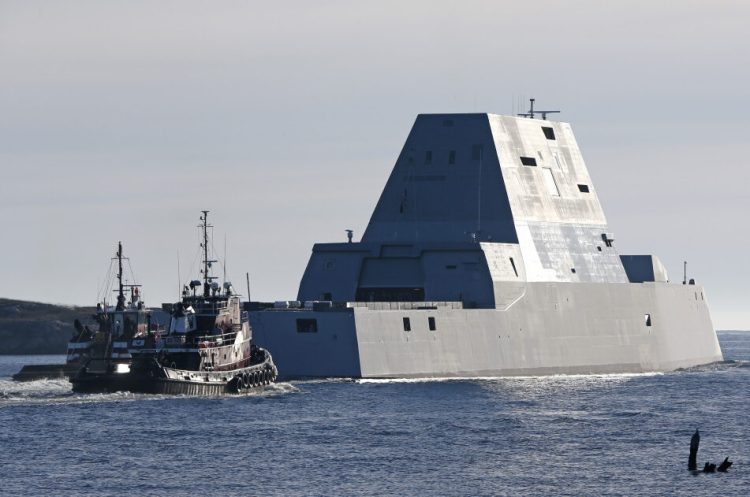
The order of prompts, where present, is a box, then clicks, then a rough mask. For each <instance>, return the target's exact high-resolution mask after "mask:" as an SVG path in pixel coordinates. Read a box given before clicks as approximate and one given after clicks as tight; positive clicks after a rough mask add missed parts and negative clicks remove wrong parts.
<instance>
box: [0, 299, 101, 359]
mask: <svg viewBox="0 0 750 497" xmlns="http://www.w3.org/2000/svg"><path fill="white" fill-rule="evenodd" d="M93 313H94V308H93V307H72V306H62V305H54V304H42V303H39V302H27V301H23V300H10V299H0V354H64V353H65V352H66V349H67V343H68V340H70V338H71V337H72V336H73V333H74V332H75V329H74V328H73V321H74V320H75V319H76V318H78V319H80V320H81V321H88V318H89V317H90V316H91V315H92V314H93Z"/></svg>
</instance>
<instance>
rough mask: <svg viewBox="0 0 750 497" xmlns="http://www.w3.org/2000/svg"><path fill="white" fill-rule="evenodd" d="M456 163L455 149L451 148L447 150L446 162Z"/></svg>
mask: <svg viewBox="0 0 750 497" xmlns="http://www.w3.org/2000/svg"><path fill="white" fill-rule="evenodd" d="M455 163H456V151H455V150H451V151H450V152H448V164H455Z"/></svg>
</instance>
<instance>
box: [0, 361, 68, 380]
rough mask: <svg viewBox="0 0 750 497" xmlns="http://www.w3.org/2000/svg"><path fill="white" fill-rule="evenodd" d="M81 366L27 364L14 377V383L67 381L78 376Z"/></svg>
mask: <svg viewBox="0 0 750 497" xmlns="http://www.w3.org/2000/svg"><path fill="white" fill-rule="evenodd" d="M80 367H81V365H80V364H27V365H26V366H24V367H22V368H21V371H19V372H18V373H16V374H14V375H13V381H35V380H45V379H51V380H54V379H65V378H70V377H72V376H74V375H75V374H76V372H77V371H78V369H79V368H80Z"/></svg>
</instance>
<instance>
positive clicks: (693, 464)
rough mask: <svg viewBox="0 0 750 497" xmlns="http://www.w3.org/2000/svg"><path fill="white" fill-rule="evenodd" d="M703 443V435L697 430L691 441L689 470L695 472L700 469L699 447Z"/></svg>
mask: <svg viewBox="0 0 750 497" xmlns="http://www.w3.org/2000/svg"><path fill="white" fill-rule="evenodd" d="M700 443H701V435H700V433H699V432H698V430H697V429H696V430H695V433H693V437H692V438H691V439H690V457H689V458H688V470H690V471H695V470H696V469H698V463H697V458H698V446H699V445H700Z"/></svg>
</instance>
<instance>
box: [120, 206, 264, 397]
mask: <svg viewBox="0 0 750 497" xmlns="http://www.w3.org/2000/svg"><path fill="white" fill-rule="evenodd" d="M202 212H203V215H202V216H201V218H200V220H201V224H200V225H199V227H200V228H201V229H202V238H203V240H202V243H201V248H202V249H203V261H202V266H203V268H202V270H201V272H202V273H203V281H200V280H193V281H191V282H190V284H189V285H188V286H185V287H184V289H183V293H182V300H181V301H180V302H178V303H176V304H171V305H170V304H165V306H164V308H165V310H168V311H169V312H170V313H171V315H172V317H171V321H170V325H169V331H168V333H167V334H166V336H159V335H158V334H155V333H151V332H150V331H148V332H146V333H140V334H139V335H137V336H136V337H134V338H133V339H132V340H131V341H130V345H129V352H130V354H131V355H132V358H133V363H132V366H131V369H130V372H129V373H128V375H127V377H128V378H127V381H126V382H125V384H124V389H126V390H129V391H132V392H140V393H162V394H185V395H221V394H225V393H242V392H245V391H247V390H251V389H257V388H261V387H263V386H264V385H268V384H270V383H273V382H274V381H275V380H276V376H277V374H278V371H277V369H276V366H275V365H274V363H273V360H272V358H271V354H269V353H268V352H267V351H266V350H264V349H261V348H260V347H256V346H255V345H253V344H252V332H251V328H250V323H249V321H248V316H247V312H246V311H243V310H242V305H241V302H240V296H239V295H237V294H235V293H234V290H233V288H232V285H231V283H229V282H224V284H223V285H221V286H220V285H219V283H218V282H217V281H215V280H216V279H217V277H215V276H211V265H212V264H213V263H214V262H217V261H215V260H211V259H210V258H209V251H208V247H209V236H208V229H209V228H211V227H212V226H211V225H209V224H208V211H202Z"/></svg>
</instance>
